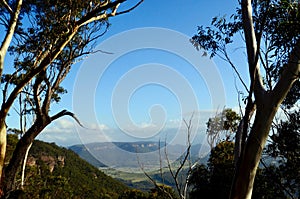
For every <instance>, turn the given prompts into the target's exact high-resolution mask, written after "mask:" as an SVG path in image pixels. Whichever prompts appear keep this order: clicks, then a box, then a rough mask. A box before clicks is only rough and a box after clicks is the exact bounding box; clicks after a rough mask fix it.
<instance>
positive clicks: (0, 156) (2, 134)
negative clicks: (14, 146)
mask: <svg viewBox="0 0 300 199" xmlns="http://www.w3.org/2000/svg"><path fill="white" fill-rule="evenodd" d="M5 154H6V124H5V122H1V123H0V197H1V196H2V193H3V192H2V186H1V185H2V183H3V176H2V173H3V167H4V161H5Z"/></svg>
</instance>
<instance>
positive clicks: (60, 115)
mask: <svg viewBox="0 0 300 199" xmlns="http://www.w3.org/2000/svg"><path fill="white" fill-rule="evenodd" d="M63 116H70V117H72V118H73V119H74V120H75V121H76V122H77V124H79V126H81V127H83V128H85V127H84V126H83V125H82V124H81V122H80V121H79V119H78V118H77V117H76V115H75V114H74V113H72V112H70V111H67V110H62V111H60V112H59V113H57V114H55V115H53V116H52V117H51V118H50V119H51V121H54V120H56V119H58V118H60V117H63Z"/></svg>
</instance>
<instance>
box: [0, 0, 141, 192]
mask: <svg viewBox="0 0 300 199" xmlns="http://www.w3.org/2000/svg"><path fill="white" fill-rule="evenodd" d="M126 2H127V1H126V0H114V1H111V0H103V1H98V0H92V1H82V0H77V1H58V0H47V1H44V0H43V1H40V0H26V1H23V2H22V0H18V1H14V0H12V1H6V0H2V1H1V2H0V24H1V26H2V28H3V29H4V30H5V36H4V37H3V38H1V39H3V41H2V44H1V49H0V52H1V53H0V69H1V70H0V72H1V74H0V76H1V80H2V81H1V84H2V85H3V86H2V88H3V94H2V97H3V100H2V103H1V109H0V138H1V139H0V175H1V186H0V187H1V190H2V191H3V192H2V193H1V195H3V194H6V193H8V192H9V191H10V190H12V189H13V184H14V183H13V182H14V178H15V172H16V170H17V168H18V167H19V165H20V164H21V162H22V159H23V158H24V155H25V151H26V149H27V148H28V146H29V145H30V143H31V142H32V141H33V139H34V138H35V137H36V136H37V135H38V134H39V133H40V132H41V131H42V130H43V129H44V128H45V127H46V126H47V125H49V124H50V123H51V122H52V121H54V120H56V119H58V118H60V117H62V116H64V115H69V116H72V117H74V114H73V113H72V112H69V111H67V110H62V111H60V112H58V113H57V114H54V115H52V116H50V112H49V111H50V106H51V103H52V102H55V101H59V99H60V94H62V93H64V92H65V90H64V89H63V88H62V87H61V86H60V84H61V82H62V81H63V80H64V78H65V77H66V75H67V74H68V73H69V71H70V69H71V66H72V64H73V63H74V62H76V60H78V59H80V58H81V57H82V56H84V55H86V54H88V53H91V52H92V51H91V48H90V47H92V44H93V42H95V41H96V39H97V38H99V37H100V36H101V35H102V34H104V33H105V32H106V30H107V28H108V25H109V21H108V20H109V18H111V17H114V16H117V15H121V14H125V13H128V12H130V11H131V10H133V9H134V8H136V7H137V6H138V5H139V4H140V3H141V2H142V0H140V1H138V2H135V4H133V5H127V4H126ZM121 4H124V5H125V6H124V8H126V7H127V8H128V9H125V10H122V11H118V8H119V6H120V5H121ZM8 51H9V52H10V54H11V55H12V56H13V57H14V61H13V63H5V62H4V57H5V55H6V54H7V52H8ZM8 66H9V67H10V68H7V67H8ZM4 67H5V68H4ZM6 69H7V71H12V72H11V73H6V74H3V71H6ZM21 93H22V94H24V95H25V96H26V98H24V100H25V102H24V103H26V104H27V108H25V109H24V111H25V112H26V113H29V114H34V115H35V119H34V121H33V123H32V125H31V126H29V127H28V129H27V130H26V131H25V132H23V136H22V138H21V139H20V140H19V142H18V144H17V147H16V150H15V152H14V154H13V157H12V159H11V161H10V162H9V165H8V166H7V168H6V169H5V172H4V170H3V167H4V158H5V153H6V135H7V132H6V123H5V121H6V119H7V116H8V114H9V112H10V111H11V107H12V106H13V104H14V103H15V101H16V99H17V98H18V96H19V95H20V94H21ZM74 118H75V117H74ZM4 173H5V175H4Z"/></svg>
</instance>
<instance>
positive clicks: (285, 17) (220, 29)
mask: <svg viewBox="0 0 300 199" xmlns="http://www.w3.org/2000/svg"><path fill="white" fill-rule="evenodd" d="M239 4H240V7H239V8H237V11H236V13H235V14H233V15H232V16H231V17H230V19H229V21H228V19H226V17H220V18H218V17H215V18H213V20H212V26H211V27H203V26H200V27H199V30H198V34H197V35H195V36H194V37H193V38H192V42H193V44H194V45H195V46H196V47H199V46H200V47H202V48H204V49H205V50H207V51H208V52H209V53H210V54H211V56H215V55H217V56H220V57H221V58H223V59H225V60H226V61H228V63H229V64H230V66H231V67H232V68H233V69H234V70H235V71H236V72H238V67H236V65H235V64H234V62H233V60H232V59H230V56H229V54H228V46H229V45H231V44H232V43H233V42H234V39H235V38H236V37H234V36H236V35H239V34H238V33H241V34H240V35H242V38H243V41H244V42H245V50H246V52H247V67H248V72H249V76H250V83H249V85H247V83H246V81H245V80H244V79H242V78H241V76H240V75H239V73H237V74H238V77H239V79H240V80H241V82H242V84H243V85H244V86H245V90H246V91H247V97H246V99H245V103H246V108H245V114H244V116H243V118H242V120H241V123H240V124H241V125H240V128H239V129H240V131H238V132H237V135H238V136H236V138H237V139H236V141H235V145H236V146H238V147H235V150H236V151H235V154H236V157H235V159H236V160H237V161H236V162H237V164H236V172H235V179H234V182H233V186H232V190H231V198H247V199H249V198H251V195H252V191H253V183H254V179H255V175H256V171H257V168H258V165H259V162H260V158H261V155H262V152H263V149H264V147H265V144H266V141H267V139H268V135H269V131H270V128H271V125H272V121H273V119H274V117H275V115H276V113H277V111H278V109H279V108H280V105H281V103H282V102H283V100H284V99H285V98H286V96H287V94H288V93H289V91H290V90H291V88H292V87H293V85H294V83H295V82H299V72H300V13H299V7H300V4H299V2H298V1H288V0H265V1H251V0H241V1H239ZM261 70H264V72H261ZM298 91H299V90H298ZM253 112H255V116H254V121H253V124H252V125H251V128H249V121H250V118H251V116H252V113H253ZM249 129H250V130H249Z"/></svg>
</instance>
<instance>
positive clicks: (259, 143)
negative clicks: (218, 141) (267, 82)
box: [231, 94, 279, 199]
mask: <svg viewBox="0 0 300 199" xmlns="http://www.w3.org/2000/svg"><path fill="white" fill-rule="evenodd" d="M278 107H279V104H274V103H272V96H271V95H268V94H267V95H266V96H265V100H264V103H262V104H261V105H260V106H257V111H256V115H255V119H254V123H253V126H252V129H251V131H250V134H249V137H248V139H247V144H246V147H245V151H244V153H243V155H242V157H241V158H242V159H241V162H240V165H239V168H238V169H237V171H236V172H237V173H236V179H235V183H234V185H233V189H232V192H231V198H232V199H251V196H252V190H253V184H254V179H255V175H256V171H257V167H258V165H259V162H260V158H261V154H262V152H263V148H264V146H265V144H266V141H267V138H268V134H269V131H270V128H271V124H272V121H273V119H274V117H275V114H276V112H277V110H278Z"/></svg>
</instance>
